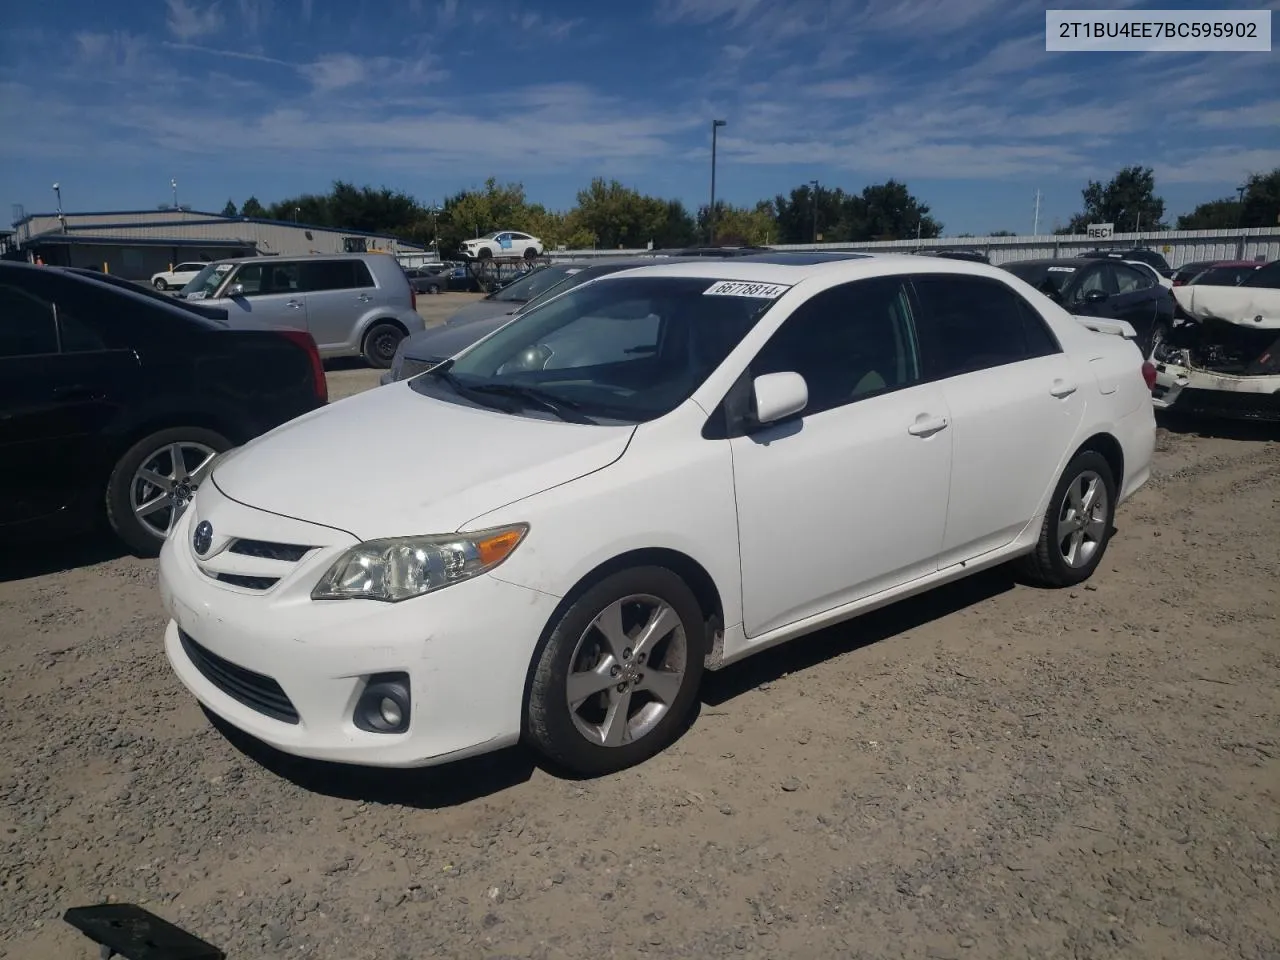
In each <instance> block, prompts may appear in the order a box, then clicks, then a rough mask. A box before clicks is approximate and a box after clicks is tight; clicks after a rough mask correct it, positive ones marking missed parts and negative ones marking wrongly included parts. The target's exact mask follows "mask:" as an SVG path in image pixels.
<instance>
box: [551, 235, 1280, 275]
mask: <svg viewBox="0 0 1280 960" xmlns="http://www.w3.org/2000/svg"><path fill="white" fill-rule="evenodd" d="M770 247H771V249H774V250H846V251H853V252H857V253H913V252H915V251H917V250H979V251H981V252H982V253H985V254H986V255H987V257H988V258H990V260H991V262H992V263H1009V262H1011V261H1013V260H1035V259H1039V258H1043V257H1053V258H1061V257H1074V256H1078V255H1080V254H1082V253H1086V252H1088V251H1090V250H1098V249H1132V248H1134V247H1145V248H1147V249H1150V250H1155V251H1156V252H1157V253H1160V254H1162V255H1163V256H1164V258H1165V259H1166V260H1167V261H1168V262H1169V266H1171V267H1178V266H1181V265H1182V264H1184V263H1191V262H1193V261H1197V260H1259V261H1264V262H1269V261H1271V260H1280V226H1277V227H1274V228H1272V227H1250V228H1247V229H1244V230H1168V231H1164V232H1160V233H1154V232H1145V231H1144V232H1142V233H1117V234H1115V235H1113V236H1112V237H1111V239H1110V240H1090V239H1089V238H1088V237H1087V236H1085V235H1084V234H1082V233H1081V234H1069V235H1063V236H1056V235H1053V234H1050V235H1047V236H1037V237H1032V236H1025V237H943V238H939V239H936V240H914V239H913V240H882V241H876V242H871V243H786V244H771V245H770ZM649 252H650V251H649V250H645V249H639V250H552V251H548V252H547V255H548V256H550V257H552V258H553V259H557V260H581V259H587V258H591V257H616V256H630V255H634V256H643V255H645V254H647V253H649Z"/></svg>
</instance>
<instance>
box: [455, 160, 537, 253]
mask: <svg viewBox="0 0 1280 960" xmlns="http://www.w3.org/2000/svg"><path fill="white" fill-rule="evenodd" d="M530 216H531V208H530V207H529V204H528V203H527V202H526V201H525V196H524V185H523V184H520V183H506V184H499V183H498V181H497V180H496V179H495V178H494V177H490V178H489V179H488V180H486V181H485V183H484V188H483V189H481V190H464V191H462V192H461V193H456V194H454V195H453V196H451V197H449V198H447V199H446V200H445V202H444V210H443V211H442V213H441V214H440V251H441V253H440V255H441V256H442V257H446V258H447V257H449V256H451V255H452V254H454V253H456V252H457V249H458V247H459V246H461V244H462V241H463V240H469V239H472V238H474V237H478V236H480V235H481V234H485V233H489V232H490V231H493V230H522V231H525V232H526V233H532V234H533V235H534V236H537V237H540V238H541V239H542V240H543V241H544V242H546V243H547V244H548V246H550V245H551V243H550V241H549V240H548V238H546V237H543V236H542V235H541V234H540V233H538V231H537V230H535V229H533V226H534V225H533V224H532V223H530V222H528V221H529V219H530Z"/></svg>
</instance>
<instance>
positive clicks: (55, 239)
mask: <svg viewBox="0 0 1280 960" xmlns="http://www.w3.org/2000/svg"><path fill="white" fill-rule="evenodd" d="M13 227H14V233H13V236H12V237H10V238H9V247H10V253H9V254H8V255H9V256H14V255H15V253H16V255H17V256H20V257H22V258H23V259H29V260H35V259H36V258H39V259H41V260H43V261H44V262H45V263H49V264H59V265H63V266H75V267H90V268H94V269H99V270H106V271H108V272H110V273H113V274H117V275H119V276H121V277H124V278H126V279H130V280H147V279H149V278H150V277H151V275H152V274H154V273H158V272H159V271H161V270H167V269H169V268H170V266H171V265H172V264H175V263H178V262H181V261H188V260H217V259H221V258H224V257H243V256H254V255H259V256H299V255H302V254H308V253H352V252H363V251H385V252H386V253H391V254H400V253H418V252H423V251H425V250H426V248H425V247H424V246H422V245H420V244H414V243H409V242H406V241H404V240H401V239H399V238H398V237H392V236H388V235H385V234H373V233H365V232H363V231H359V230H339V229H335V228H332V227H317V226H312V225H309V224H304V223H289V222H287V221H280V220H266V219H260V218H256V217H224V216H222V215H221V214H217V213H205V212H202V211H198V210H186V209H178V210H172V209H171V210H117V211H108V212H101V213H66V212H63V213H34V214H30V215H27V216H24V217H22V218H21V219H19V220H17V221H16V222H15V223H14V225H13Z"/></svg>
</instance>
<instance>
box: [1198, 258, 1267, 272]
mask: <svg viewBox="0 0 1280 960" xmlns="http://www.w3.org/2000/svg"><path fill="white" fill-rule="evenodd" d="M1203 263H1204V266H1205V269H1206V270H1212V269H1214V268H1215V267H1255V268H1257V267H1261V266H1265V264H1262V263H1259V262H1258V261H1257V260H1205V261H1203ZM1179 269H1181V268H1179Z"/></svg>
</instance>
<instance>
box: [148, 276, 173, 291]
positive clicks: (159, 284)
mask: <svg viewBox="0 0 1280 960" xmlns="http://www.w3.org/2000/svg"><path fill="white" fill-rule="evenodd" d="M151 285H152V286H153V287H155V288H156V289H157V290H159V291H160V292H161V293H164V291H166V290H168V289H169V284H167V283H165V280H164V277H156V278H155V279H154V280H152V281H151Z"/></svg>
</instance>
